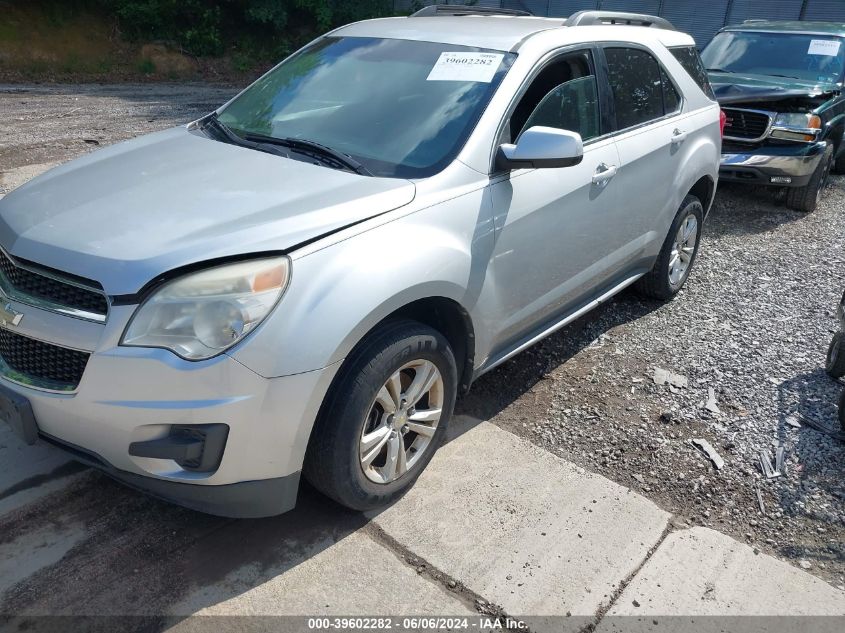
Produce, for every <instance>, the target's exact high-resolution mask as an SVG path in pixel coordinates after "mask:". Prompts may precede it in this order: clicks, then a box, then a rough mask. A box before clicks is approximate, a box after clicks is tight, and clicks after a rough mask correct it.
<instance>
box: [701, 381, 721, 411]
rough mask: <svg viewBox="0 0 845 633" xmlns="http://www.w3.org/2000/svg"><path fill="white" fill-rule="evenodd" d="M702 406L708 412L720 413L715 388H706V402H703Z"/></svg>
mask: <svg viewBox="0 0 845 633" xmlns="http://www.w3.org/2000/svg"><path fill="white" fill-rule="evenodd" d="M704 408H705V409H707V410H708V411H709V412H710V413H721V411H720V410H719V405H717V404H716V390H715V389H713V387H708V388H707V402H705V403H704Z"/></svg>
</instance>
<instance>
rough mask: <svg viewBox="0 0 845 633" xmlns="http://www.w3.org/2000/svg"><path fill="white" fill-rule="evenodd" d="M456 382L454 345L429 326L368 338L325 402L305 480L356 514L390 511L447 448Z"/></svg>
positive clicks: (390, 326) (395, 326) (397, 324)
mask: <svg viewBox="0 0 845 633" xmlns="http://www.w3.org/2000/svg"><path fill="white" fill-rule="evenodd" d="M457 376H458V372H457V368H456V363H455V357H454V355H453V353H452V349H451V348H450V346H449V343H448V341H447V340H446V339H445V338H444V337H443V335H442V334H440V332H438V331H436V330H434V329H432V328H430V327H428V326H426V325H423V324H421V323H418V322H416V321H411V320H407V319H403V320H397V321H392V322H389V323H387V324H385V325H384V326H383V327H381V328H379V329H378V330H376V331H375V332H373V333H372V334H369V335H368V336H367V337H366V338H365V339H364V340H363V341H362V342H361V343H360V344H359V345H358V347H357V348H356V349H355V350H354V351H353V353H352V354H351V355H350V356H349V358H348V359H347V361H346V363H345V364H344V366H343V367H342V368H341V370H340V374H339V375H338V377H337V378H336V379H335V383H334V384H333V386H332V388H331V390H330V392H329V394H328V396H327V397H326V400H325V401H324V402H323V406H322V408H321V410H320V415H319V417H318V420H317V423H316V424H315V427H314V430H313V432H312V434H311V439H310V441H309V444H308V451H307V453H306V457H305V465H304V467H303V473H304V475H305V477H306V478H307V479H308V481H309V482H310V483H311V484H312V485H313V486H314V487H315V488H317V490H319V491H320V492H322V493H323V494H325V495H326V496H328V497H331V498H332V499H334V500H335V501H337V502H338V503H340V504H341V505H344V506H346V507H348V508H351V509H353V510H370V509H373V508H377V507H379V506H383V505H386V504H388V503H390V502H391V501H393V500H394V499H396V498H397V497H399V496H400V495H402V494H403V493H404V492H405V491H406V490H407V489H408V488H410V487H411V486H412V485H413V483H414V482H415V481H416V479H417V477H419V475H420V473H421V472H422V471H423V470H424V469H425V467H426V466H427V465H428V462H429V461H431V458H432V457H433V456H434V453H435V451H436V450H437V448H438V447H439V446H440V444H442V442H443V438H444V437H445V434H446V429H447V427H448V424H449V419H450V418H451V415H452V410H453V409H454V406H455V394H456V391H457V383H458V378H457ZM429 381H431V386H430V387H428V388H427V390H426V391H422V393H420V394H418V393H417V392H418V391H420V389H425V388H426V386H427V385H429ZM415 385H417V386H418V388H416V389H415ZM412 400H413V402H412ZM438 410H439V415H438V414H437V411H438ZM435 418H436V419H435ZM424 420H425V421H424ZM415 429H416V430H415Z"/></svg>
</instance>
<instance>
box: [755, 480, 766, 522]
mask: <svg viewBox="0 0 845 633" xmlns="http://www.w3.org/2000/svg"><path fill="white" fill-rule="evenodd" d="M754 492H756V493H757V505H758V506H760V514H763V515H765V514H766V506H765V505H763V493H762V492H760V486H754Z"/></svg>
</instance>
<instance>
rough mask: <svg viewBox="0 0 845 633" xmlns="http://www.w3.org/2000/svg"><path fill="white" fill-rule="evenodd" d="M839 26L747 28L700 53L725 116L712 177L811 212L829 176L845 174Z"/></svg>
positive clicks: (843, 57) (725, 34)
mask: <svg viewBox="0 0 845 633" xmlns="http://www.w3.org/2000/svg"><path fill="white" fill-rule="evenodd" d="M843 36H845V24H832V23H823V22H771V21H751V22H746V23H745V24H742V25H738V26H729V27H725V28H724V29H722V30H721V31H720V32H719V33H717V34H716V36H715V37H714V38H713V40H712V41H711V42H710V44H708V45H707V47H706V48H705V50H704V51H703V53H702V58H703V61H704V63H705V65H706V66H707V69H708V74H709V76H710V82H711V84H712V85H713V91H714V93H715V96H716V98H717V99H718V101H719V103H720V104H721V106H722V109H723V110H724V112H725V115H726V123H725V132H724V139H723V145H722V161H721V167H720V170H719V177H720V179H721V180H723V181H734V182H744V183H748V184H753V185H768V186H776V187H786V188H787V191H786V203H787V205H788V206H789V207H791V208H793V209H796V210H798V211H804V212H810V211H814V210H815V208H816V205H817V204H818V201H819V199H820V197H821V194H822V192H823V190H824V186H825V183H826V182H827V176H828V174H829V173H830V171H831V170H833V171H836V172H840V173H841V172H845V144H843V143H842V140H843V134H845V97H843V93H842V87H843V71H844V70H845V45H843Z"/></svg>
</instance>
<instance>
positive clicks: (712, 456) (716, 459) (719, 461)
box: [692, 438, 725, 470]
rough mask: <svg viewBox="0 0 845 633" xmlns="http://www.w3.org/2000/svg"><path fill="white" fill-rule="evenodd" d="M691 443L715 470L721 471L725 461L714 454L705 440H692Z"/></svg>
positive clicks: (711, 447) (713, 449) (713, 450)
mask: <svg viewBox="0 0 845 633" xmlns="http://www.w3.org/2000/svg"><path fill="white" fill-rule="evenodd" d="M692 443H693V444H695V445H696V446H698V447H699V448H700V449H701V450H702V451H703V452H704V454H705V455H707V458H708V459H709V460H710V461H711V462H713V465H714V466H715V467H716V470H721V469H722V468H724V466H725V460H724V459H722V457H721V455H719V453H717V452H716V449H715V448H713V446H712V445H711V444H710V442H708V441H707V440H701V439H698V438H695V439H693V440H692Z"/></svg>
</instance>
